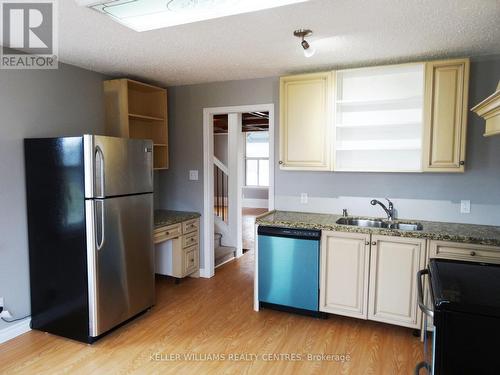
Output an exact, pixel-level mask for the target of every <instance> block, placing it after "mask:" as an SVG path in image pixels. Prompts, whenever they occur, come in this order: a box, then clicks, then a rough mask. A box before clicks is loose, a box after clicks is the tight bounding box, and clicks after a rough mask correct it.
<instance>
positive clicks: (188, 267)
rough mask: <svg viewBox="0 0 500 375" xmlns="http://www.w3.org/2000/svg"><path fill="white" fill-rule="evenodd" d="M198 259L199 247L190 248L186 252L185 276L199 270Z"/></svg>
mask: <svg viewBox="0 0 500 375" xmlns="http://www.w3.org/2000/svg"><path fill="white" fill-rule="evenodd" d="M198 258H199V249H198V246H193V247H189V248H187V249H185V250H184V275H188V274H190V273H193V272H195V271H196V270H197V269H198Z"/></svg>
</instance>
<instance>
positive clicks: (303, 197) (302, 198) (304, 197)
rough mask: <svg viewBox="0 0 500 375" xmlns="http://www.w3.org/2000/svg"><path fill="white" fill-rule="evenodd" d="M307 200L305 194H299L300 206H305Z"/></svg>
mask: <svg viewBox="0 0 500 375" xmlns="http://www.w3.org/2000/svg"><path fill="white" fill-rule="evenodd" d="M308 200H309V198H308V196H307V193H301V194H300V203H302V204H307V201H308Z"/></svg>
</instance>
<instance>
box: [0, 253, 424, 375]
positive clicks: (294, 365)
mask: <svg viewBox="0 0 500 375" xmlns="http://www.w3.org/2000/svg"><path fill="white" fill-rule="evenodd" d="M253 267H254V266H253V252H249V253H247V254H245V255H244V256H243V257H242V258H240V259H238V260H236V261H233V262H230V263H227V264H226V265H224V266H222V267H220V268H218V269H217V272H216V276H215V277H214V278H212V279H208V280H207V279H201V278H200V279H192V278H188V279H185V280H183V281H182V282H181V283H180V284H179V285H175V284H174V283H173V281H172V279H170V278H165V277H162V278H158V279H157V292H156V305H155V306H154V307H153V308H152V309H151V311H149V312H147V313H145V314H144V315H142V316H140V317H139V318H137V319H136V320H134V321H132V322H131V323H129V324H127V325H126V326H124V327H121V328H120V329H118V330H116V331H114V332H112V333H111V334H109V335H108V336H106V337H104V338H103V339H101V340H100V341H98V342H96V343H95V344H94V345H85V344H81V343H78V342H75V341H72V340H68V339H64V338H60V337H57V336H53V335H50V334H46V333H43V332H38V331H31V332H28V333H26V334H24V335H22V336H20V337H17V338H15V339H13V340H11V341H9V342H7V343H4V344H2V345H0V373H1V374H23V375H24V374H50V375H54V374H71V375H73V374H76V375H79V374H106V375H108V374H134V375H135V374H140V375H142V374H176V375H177V374H186V375H190V374H217V375H219V374H251V375H255V374H265V375H268V374H270V375H272V374H276V375H282V374H313V375H316V374H317V375H322V374H356V375H357V374H384V375H386V374H398V375H400V374H412V372H413V368H414V366H415V364H416V363H417V362H418V361H420V360H421V359H422V355H423V353H422V345H421V343H420V341H419V339H418V338H415V337H413V336H412V331H411V330H410V329H406V328H402V327H395V326H390V325H386V324H383V323H376V322H370V321H363V320H357V319H351V318H346V317H341V316H333V315H331V316H330V317H329V318H328V319H326V320H325V319H315V318H310V317H304V316H300V315H295V314H288V313H283V312H278V311H273V310H268V309H263V310H261V311H260V312H259V313H256V312H254V311H253V310H252V306H253V303H252V298H253ZM237 354H238V355H240V357H239V358H238V359H239V360H238V361H235V360H230V358H229V356H230V355H232V356H233V357H234V356H236V355H237ZM321 354H332V355H335V354H338V355H349V356H350V360H349V361H344V362H342V361H335V360H324V359H323V360H322V358H319V357H317V356H313V357H311V360H308V357H307V356H308V355H321ZM152 355H153V357H152ZM154 355H156V357H155V356H154ZM168 355H178V356H179V358H180V359H179V360H175V358H173V359H174V360H170V359H171V358H168V357H167V356H168ZM195 355H197V356H198V357H196V358H195V359H196V360H194V359H193V357H189V356H195ZM245 355H246V356H245ZM273 355H276V356H278V357H276V358H273V357H272V356H273ZM280 355H281V356H282V357H279V356H280ZM291 355H298V356H300V358H301V360H289V359H290V356H291ZM210 356H212V358H211V357H210ZM215 356H219V357H221V356H224V357H225V360H210V359H213V357H215ZM286 356H288V358H285V357H286Z"/></svg>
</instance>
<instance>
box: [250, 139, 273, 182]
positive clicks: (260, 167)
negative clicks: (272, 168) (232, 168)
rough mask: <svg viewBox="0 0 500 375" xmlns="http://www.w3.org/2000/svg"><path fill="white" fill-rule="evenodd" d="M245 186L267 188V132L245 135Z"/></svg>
mask: <svg viewBox="0 0 500 375" xmlns="http://www.w3.org/2000/svg"><path fill="white" fill-rule="evenodd" d="M245 176H246V183H245V185H246V186H269V132H249V133H246V142H245Z"/></svg>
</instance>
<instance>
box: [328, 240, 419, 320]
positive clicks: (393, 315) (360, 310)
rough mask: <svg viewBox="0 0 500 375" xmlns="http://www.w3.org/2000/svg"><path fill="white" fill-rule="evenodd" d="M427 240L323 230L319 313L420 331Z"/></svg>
mask: <svg viewBox="0 0 500 375" xmlns="http://www.w3.org/2000/svg"><path fill="white" fill-rule="evenodd" d="M425 254H426V240H422V239H414V238H405V237H392V236H377V235H369V234H363V233H343V232H334V231H323V235H322V240H321V267H320V269H321V271H320V272H321V275H320V310H321V311H323V312H327V313H332V314H338V315H344V316H350V317H355V318H361V319H369V320H375V321H379V322H384V323H390V324H395V325H400V326H405V327H410V328H416V329H419V328H420V327H421V323H422V314H421V313H420V311H419V309H418V305H417V285H416V275H417V271H419V270H420V269H422V268H424V266H425Z"/></svg>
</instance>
